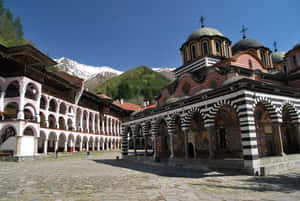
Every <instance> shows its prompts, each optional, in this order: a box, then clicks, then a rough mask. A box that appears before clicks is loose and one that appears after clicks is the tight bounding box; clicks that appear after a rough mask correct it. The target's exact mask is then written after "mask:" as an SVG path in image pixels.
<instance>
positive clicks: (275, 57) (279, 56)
mask: <svg viewBox="0 0 300 201" xmlns="http://www.w3.org/2000/svg"><path fill="white" fill-rule="evenodd" d="M284 55H285V52H274V53H272V62H273V63H274V64H275V63H279V62H281V61H283V58H284Z"/></svg>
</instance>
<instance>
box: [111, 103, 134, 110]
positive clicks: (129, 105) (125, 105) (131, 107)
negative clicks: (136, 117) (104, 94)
mask: <svg viewBox="0 0 300 201" xmlns="http://www.w3.org/2000/svg"><path fill="white" fill-rule="evenodd" d="M113 104H115V105H117V106H119V107H121V108H123V109H125V110H132V111H139V110H140V106H138V105H135V104H133V103H128V102H123V104H121V103H120V102H119V101H114V102H113Z"/></svg>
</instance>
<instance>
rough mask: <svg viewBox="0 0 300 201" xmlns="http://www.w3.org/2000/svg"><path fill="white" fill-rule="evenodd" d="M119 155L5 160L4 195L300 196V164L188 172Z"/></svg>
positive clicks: (0, 191) (246, 200)
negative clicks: (269, 170) (253, 171)
mask: <svg viewBox="0 0 300 201" xmlns="http://www.w3.org/2000/svg"><path fill="white" fill-rule="evenodd" d="M117 155H119V153H116V152H108V153H105V154H95V155H91V160H86V158H85V157H84V156H83V157H82V156H78V157H74V156H73V157H71V158H67V157H66V158H64V159H60V160H49V159H41V160H38V161H25V162H20V163H11V162H1V165H0V172H1V173H3V172H5V174H1V175H0V183H1V184H0V200H9V201H10V200H22V201H23V200H24V201H26V200H62V201H65V200H67V201H68V200H92V201H93V200H141V201H144V200H155V201H157V200H164V201H165V200H168V201H169V200H170V201H173V200H174V201H177V200H178V201H181V200H182V201H186V200H205V201H209V200H226V201H229V200H233V201H236V200H243V201H250V200H274V201H275V200H287V201H293V200H300V168H299V169H295V170H292V171H287V172H282V173H280V174H278V175H272V176H267V177H251V176H243V175H234V174H232V173H230V172H225V173H224V172H204V173H202V174H194V173H189V174H186V172H185V171H182V170H177V169H176V171H175V170H174V169H171V168H170V169H168V168H164V167H160V166H149V165H145V164H138V163H132V162H128V161H124V160H115V158H116V156H117ZM170 173H171V174H170Z"/></svg>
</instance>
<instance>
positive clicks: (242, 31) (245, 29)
mask: <svg viewBox="0 0 300 201" xmlns="http://www.w3.org/2000/svg"><path fill="white" fill-rule="evenodd" d="M247 30H248V28H246V27H245V25H243V26H242V30H241V33H243V39H246V31H247Z"/></svg>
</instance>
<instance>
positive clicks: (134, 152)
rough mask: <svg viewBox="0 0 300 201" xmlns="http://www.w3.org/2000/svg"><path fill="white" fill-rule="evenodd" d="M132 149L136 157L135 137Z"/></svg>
mask: <svg viewBox="0 0 300 201" xmlns="http://www.w3.org/2000/svg"><path fill="white" fill-rule="evenodd" d="M133 149H134V155H135V156H136V137H135V136H133Z"/></svg>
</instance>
